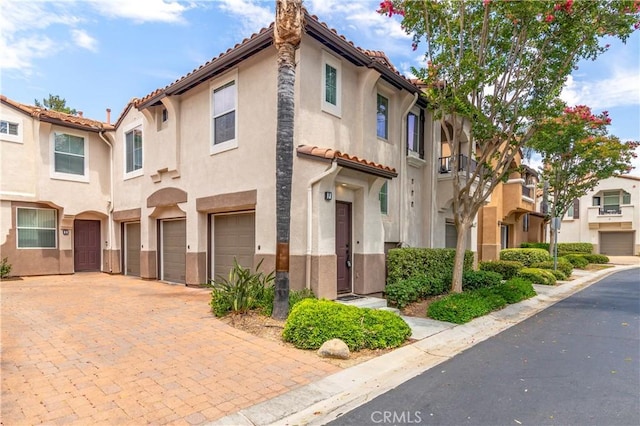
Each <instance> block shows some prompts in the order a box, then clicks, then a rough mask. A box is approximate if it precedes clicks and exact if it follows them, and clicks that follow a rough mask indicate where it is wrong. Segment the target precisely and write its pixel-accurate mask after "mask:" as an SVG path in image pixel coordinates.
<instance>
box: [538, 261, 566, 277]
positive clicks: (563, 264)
mask: <svg viewBox="0 0 640 426" xmlns="http://www.w3.org/2000/svg"><path fill="white" fill-rule="evenodd" d="M531 268H541V269H551V270H553V260H547V261H546V262H537V263H533V264H532V265H531ZM557 269H558V270H559V271H562V273H563V274H564V275H565V278H566V277H570V276H571V273H572V272H573V265H572V264H571V262H569V261H568V260H567V259H565V258H564V257H559V258H558V268H557Z"/></svg>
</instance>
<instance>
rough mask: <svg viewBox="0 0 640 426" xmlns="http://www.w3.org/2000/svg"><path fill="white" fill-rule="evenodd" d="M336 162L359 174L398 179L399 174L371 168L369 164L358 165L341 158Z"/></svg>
mask: <svg viewBox="0 0 640 426" xmlns="http://www.w3.org/2000/svg"><path fill="white" fill-rule="evenodd" d="M335 160H336V163H337V164H338V166H342V167H345V168H347V169H352V170H357V171H359V172H364V173H368V174H370V175H374V176H379V177H383V178H386V179H392V178H395V177H398V173H396V172H393V171H391V170H383V169H380V168H378V167H374V166H369V165H367V164H362V163H358V162H356V161H351V160H347V159H345V158H340V157H338V158H336V159H335Z"/></svg>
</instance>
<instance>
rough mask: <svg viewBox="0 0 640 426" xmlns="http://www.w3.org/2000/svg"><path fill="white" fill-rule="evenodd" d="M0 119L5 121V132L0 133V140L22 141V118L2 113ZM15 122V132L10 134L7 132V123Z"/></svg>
mask: <svg viewBox="0 0 640 426" xmlns="http://www.w3.org/2000/svg"><path fill="white" fill-rule="evenodd" d="M0 121H4V122H6V123H7V133H0V140H2V141H5V142H13V143H24V136H23V133H24V122H23V120H22V118H19V117H16V116H14V115H4V114H3V115H2V116H1V117H0ZM10 124H15V125H16V126H17V134H16V135H12V134H10V133H9V125H10Z"/></svg>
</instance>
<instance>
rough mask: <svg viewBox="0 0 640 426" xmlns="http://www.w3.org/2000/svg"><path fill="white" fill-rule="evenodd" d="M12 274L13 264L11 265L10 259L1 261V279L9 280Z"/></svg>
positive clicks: (6, 258)
mask: <svg viewBox="0 0 640 426" xmlns="http://www.w3.org/2000/svg"><path fill="white" fill-rule="evenodd" d="M10 272H11V264H10V263H9V258H8V257H5V258H4V259H2V261H0V278H7V277H8V276H9V273H10Z"/></svg>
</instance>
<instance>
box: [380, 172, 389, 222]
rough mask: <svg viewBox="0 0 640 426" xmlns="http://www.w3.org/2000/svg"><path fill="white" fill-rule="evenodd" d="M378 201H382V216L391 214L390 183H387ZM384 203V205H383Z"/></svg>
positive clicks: (382, 187) (382, 188) (381, 190)
mask: <svg viewBox="0 0 640 426" xmlns="http://www.w3.org/2000/svg"><path fill="white" fill-rule="evenodd" d="M378 201H380V214H383V215H388V214H389V181H388V180H387V181H385V182H384V183H383V184H382V186H381V187H380V192H378ZM383 203H384V204H383Z"/></svg>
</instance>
